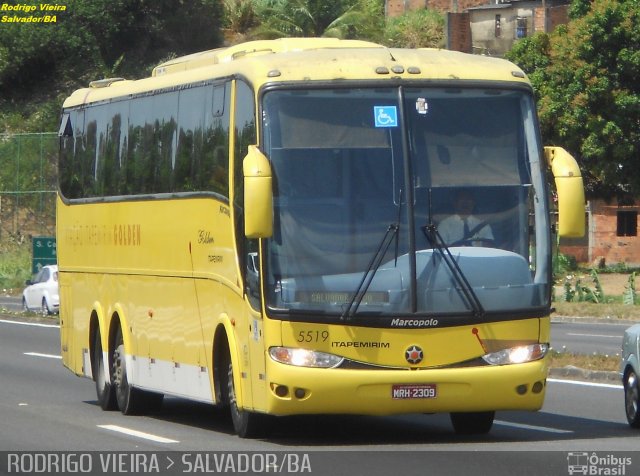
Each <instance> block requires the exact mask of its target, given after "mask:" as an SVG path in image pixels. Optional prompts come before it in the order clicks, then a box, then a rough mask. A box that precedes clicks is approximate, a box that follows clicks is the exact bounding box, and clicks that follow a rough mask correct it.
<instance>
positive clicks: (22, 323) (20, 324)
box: [0, 319, 60, 329]
mask: <svg viewBox="0 0 640 476" xmlns="http://www.w3.org/2000/svg"><path fill="white" fill-rule="evenodd" d="M0 322H1V323H3V324H17V325H19V326H31V327H49V328H55V329H57V328H59V327H60V326H59V325H57V324H40V323H39V322H22V321H7V320H5V319H0Z"/></svg>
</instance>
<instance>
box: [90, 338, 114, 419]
mask: <svg viewBox="0 0 640 476" xmlns="http://www.w3.org/2000/svg"><path fill="white" fill-rule="evenodd" d="M93 379H94V380H95V382H96V396H97V397H98V405H100V408H102V409H103V410H115V409H117V408H118V403H117V402H116V394H115V391H114V388H113V385H111V380H110V379H108V378H107V377H106V376H105V365H104V356H103V354H102V338H101V337H100V331H97V332H96V335H95V341H94V346H93Z"/></svg>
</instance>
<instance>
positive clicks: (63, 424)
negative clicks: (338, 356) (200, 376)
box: [0, 320, 640, 475]
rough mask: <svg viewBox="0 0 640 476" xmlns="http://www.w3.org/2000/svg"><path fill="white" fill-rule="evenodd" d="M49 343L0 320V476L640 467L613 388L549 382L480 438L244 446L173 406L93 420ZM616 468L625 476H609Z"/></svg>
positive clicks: (365, 421) (81, 384)
mask: <svg viewBox="0 0 640 476" xmlns="http://www.w3.org/2000/svg"><path fill="white" fill-rule="evenodd" d="M58 339H59V330H58V328H57V327H55V326H47V325H46V324H45V325H44V326H43V325H42V324H40V325H26V324H25V323H15V322H9V321H8V320H0V450H2V451H1V452H0V474H2V472H3V469H6V468H7V466H6V465H7V464H9V463H12V464H14V466H13V467H12V469H14V470H15V469H16V468H17V467H16V466H15V464H28V462H29V461H28V460H25V461H23V460H15V458H18V456H11V455H12V454H13V455H16V454H18V453H17V452H18V451H26V452H27V453H25V454H26V455H27V456H25V457H26V458H29V457H31V458H35V455H36V454H38V453H37V452H42V451H73V452H74V454H78V453H80V454H81V455H83V454H84V452H90V451H98V452H99V453H87V454H88V455H89V456H87V458H93V467H92V470H93V471H94V474H119V473H121V472H123V470H127V471H134V470H136V471H137V472H142V471H143V470H144V468H142V467H141V466H139V464H140V461H138V460H135V458H133V457H132V456H131V454H130V453H119V452H131V451H134V452H144V453H140V454H142V455H143V456H144V457H145V458H152V460H151V462H152V463H153V458H154V457H155V458H156V460H157V464H158V466H159V469H160V470H161V474H182V473H183V472H195V471H196V470H202V471H205V470H206V469H207V467H206V466H205V464H211V465H213V464H215V462H217V463H220V461H221V460H209V461H208V462H207V460H206V458H213V457H217V458H231V459H230V460H228V461H227V463H225V464H226V466H225V468H226V470H227V472H229V471H230V470H231V469H236V470H238V471H237V472H242V471H239V470H240V469H245V468H243V467H241V465H242V464H245V463H246V464H249V466H250V468H249V469H252V470H253V471H250V472H253V473H261V472H267V471H266V470H265V469H267V470H268V469H274V468H275V469H278V468H279V471H275V472H280V473H282V474H287V472H285V471H282V469H283V468H284V469H287V468H289V469H290V470H291V469H296V470H297V471H289V472H288V474H304V473H306V472H309V471H305V469H310V470H311V472H312V474H321V475H323V474H332V475H340V474H349V475H354V474H355V475H359V474H368V475H378V474H380V475H382V474H385V475H388V474H391V473H396V472H401V473H402V474H403V475H404V474H406V475H413V474H415V475H432V474H447V475H455V474H463V473H464V474H475V475H484V474H492V475H502V474H518V475H521V474H532V475H533V474H535V475H538V474H568V473H567V471H568V469H569V467H568V465H569V464H571V465H573V464H574V463H579V464H583V463H584V458H585V453H586V454H587V457H588V458H591V457H592V455H593V454H595V455H596V459H595V460H593V461H594V462H595V463H597V465H598V467H599V468H605V470H608V471H609V472H608V473H606V472H604V473H600V474H633V473H634V472H635V471H636V470H637V468H638V467H640V453H638V452H636V453H626V452H632V451H636V450H637V449H638V436H640V432H638V431H637V430H632V429H630V428H629V427H628V425H627V424H626V420H625V417H624V408H623V398H622V395H623V393H622V388H621V387H620V386H619V385H603V384H596V383H588V382H571V381H565V380H557V379H549V381H548V389H547V399H546V402H545V405H544V407H543V409H542V410H541V411H540V412H499V413H498V414H497V416H496V423H495V424H494V427H493V429H492V431H491V432H490V433H489V434H488V435H483V436H476V437H462V436H458V435H455V434H454V433H453V430H452V428H451V424H450V422H449V419H448V416H447V415H408V416H402V417H361V416H348V417H347V416H322V417H295V418H282V419H279V420H278V424H277V426H276V428H275V430H274V432H273V434H272V435H271V436H270V437H269V439H266V440H242V439H239V438H238V437H236V436H235V435H234V434H233V432H232V428H231V422H230V419H229V418H228V416H227V415H226V413H224V412H221V411H218V410H216V409H214V408H213V407H211V406H207V405H202V404H197V403H192V402H187V401H183V400H179V399H169V398H168V399H166V401H165V404H164V405H163V408H162V409H161V410H160V411H159V412H157V413H155V414H152V415H148V416H129V417H127V416H123V415H121V414H120V413H119V412H104V411H102V410H101V409H100V408H99V407H98V406H97V405H96V402H95V392H94V385H93V382H91V381H90V380H87V379H83V378H79V377H76V376H74V375H73V374H71V373H70V372H69V371H67V370H66V369H64V368H63V366H62V364H61V361H60V358H59V343H58ZM7 452H8V453H7ZM453 452H456V453H453ZM136 454H138V453H136ZM122 455H124V456H123V458H124V459H123V460H122V461H120V462H119V463H118V464H122V466H118V467H114V466H113V465H112V466H109V463H108V462H107V465H106V467H105V468H106V470H107V471H106V472H105V471H103V468H102V466H100V465H101V464H103V463H104V460H102V461H101V460H100V459H99V458H110V457H113V458H117V457H119V456H122ZM270 455H272V456H270ZM134 456H135V455H134ZM12 457H13V458H14V460H10V459H9V458H12ZM627 457H629V458H631V460H629V461H627V460H626V459H616V458H627ZM5 458H7V459H6V460H5ZM243 458H244V459H243ZM270 458H275V459H277V461H275V460H274V461H272V460H271V459H270ZM598 458H600V459H598ZM138 459H139V458H138ZM118 461H119V460H118ZM136 461H138V462H137V463H136ZM169 461H173V466H172V467H171V469H167V466H168V465H169ZM618 461H622V463H624V466H625V471H626V473H611V472H610V471H611V467H613V466H612V465H613V463H616V462H618ZM85 462H86V461H85ZM112 462H113V461H112ZM261 462H262V463H261ZM627 462H631V466H629V465H627ZM272 463H273V465H275V466H273V467H272V466H270V465H271V464H272ZM135 464H138V466H137V467H135V468H134V467H133V466H132V465H135ZM260 464H262V466H260ZM586 464H591V463H589V462H588V461H587V463H586ZM163 465H164V466H163ZM251 465H253V466H251ZM287 465H288V466H287ZM296 465H297V466H296ZM610 466H611V467H610ZM618 466H619V465H618ZM627 466H629V467H627ZM21 468H22V469H23V470H24V467H21ZM27 469H29V468H27ZM152 469H153V468H152ZM176 469H177V472H176V473H172V472H171V471H174V470H176ZM212 469H213V470H215V469H216V468H215V467H213V466H209V472H212V471H211V470H212ZM217 469H218V470H221V469H224V468H222V467H218V468H217ZM573 469H575V468H573ZM579 469H582V466H580V468H579ZM632 469H633V471H632ZM13 472H15V471H13ZM217 472H222V471H217ZM271 472H274V471H271ZM245 474H246V472H245ZM585 474H588V473H585ZM591 474H594V473H591ZM636 474H637V473H636Z"/></svg>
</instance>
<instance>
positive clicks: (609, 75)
mask: <svg viewBox="0 0 640 476" xmlns="http://www.w3.org/2000/svg"><path fill="white" fill-rule="evenodd" d="M572 16H573V17H574V18H575V19H574V20H572V21H571V22H570V23H569V24H568V25H566V26H563V27H559V28H557V29H556V31H555V32H553V33H552V34H551V35H549V36H548V37H547V38H545V37H544V36H534V37H532V38H528V39H525V40H522V42H521V43H522V44H518V45H517V46H516V47H515V48H514V50H513V51H512V53H511V54H510V55H509V58H510V59H512V60H513V61H515V62H516V63H518V64H520V65H522V67H523V68H524V70H525V71H526V72H527V73H528V74H529V75H530V77H531V79H532V82H533V84H534V87H535V88H536V90H537V94H538V96H539V113H540V121H541V126H542V132H543V135H544V136H545V140H546V141H547V142H552V143H556V144H558V145H563V146H564V147H566V148H567V149H568V150H569V151H570V152H572V153H573V154H574V155H575V156H576V157H577V158H578V160H579V161H580V162H581V165H582V168H583V170H584V171H585V172H586V178H587V186H588V190H589V192H590V194H591V195H592V196H607V197H610V196H611V194H612V193H618V194H619V195H622V196H624V195H627V194H631V195H637V194H639V193H640V160H638V159H639V158H640V81H638V78H640V9H638V4H637V0H594V1H593V2H591V3H589V2H587V1H583V0H580V1H579V2H577V3H576V4H574V5H573V7H572ZM547 41H548V45H547V44H546V42H547Z"/></svg>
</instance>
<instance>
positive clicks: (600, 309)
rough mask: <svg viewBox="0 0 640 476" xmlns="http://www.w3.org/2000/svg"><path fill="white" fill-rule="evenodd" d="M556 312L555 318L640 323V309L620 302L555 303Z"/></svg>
mask: <svg viewBox="0 0 640 476" xmlns="http://www.w3.org/2000/svg"><path fill="white" fill-rule="evenodd" d="M553 307H555V309H556V312H555V314H553V316H567V317H577V318H579V317H595V318H598V319H611V320H628V321H640V307H639V306H637V305H636V306H627V305H624V304H622V303H620V302H615V301H614V302H607V303H603V304H594V303H591V302H564V301H558V302H554V303H553Z"/></svg>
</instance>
